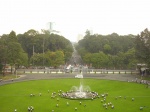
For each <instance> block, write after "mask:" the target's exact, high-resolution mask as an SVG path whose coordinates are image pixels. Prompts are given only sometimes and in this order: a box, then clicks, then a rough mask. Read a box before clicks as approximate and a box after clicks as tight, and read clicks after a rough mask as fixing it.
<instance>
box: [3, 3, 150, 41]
mask: <svg viewBox="0 0 150 112" xmlns="http://www.w3.org/2000/svg"><path fill="white" fill-rule="evenodd" d="M48 22H55V23H56V26H57V27H56V28H57V29H58V30H60V31H61V34H62V35H63V36H64V37H66V38H68V39H69V40H71V41H76V40H77V35H78V34H85V31H86V29H92V30H93V32H94V33H98V34H102V35H105V34H111V33H113V32H116V33H118V34H119V35H127V34H135V35H136V34H139V33H140V32H141V31H143V30H144V29H145V28H148V29H149V30H150V1H149V0H1V2H0V35H2V34H9V33H10V32H11V31H12V30H14V31H15V32H16V33H17V34H18V33H24V32H26V31H28V30H30V29H35V30H38V31H40V30H41V29H46V23H48ZM57 29H56V30H57Z"/></svg>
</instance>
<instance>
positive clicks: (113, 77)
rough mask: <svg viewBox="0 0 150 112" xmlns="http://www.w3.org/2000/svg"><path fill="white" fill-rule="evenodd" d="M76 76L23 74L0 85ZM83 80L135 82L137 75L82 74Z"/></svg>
mask: <svg viewBox="0 0 150 112" xmlns="http://www.w3.org/2000/svg"><path fill="white" fill-rule="evenodd" d="M76 75H77V74H67V73H66V74H24V75H20V77H19V78H16V79H11V80H5V81H0V85H4V84H10V83H15V82H21V81H28V80H41V79H56V78H75V76H76ZM83 77H84V78H96V79H107V80H119V81H135V80H136V78H138V81H140V80H141V79H140V77H139V75H131V74H83Z"/></svg>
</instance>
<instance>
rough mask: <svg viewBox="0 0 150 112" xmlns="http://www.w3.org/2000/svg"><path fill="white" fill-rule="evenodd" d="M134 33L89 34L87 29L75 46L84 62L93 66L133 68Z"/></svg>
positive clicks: (134, 56) (134, 61)
mask: <svg viewBox="0 0 150 112" xmlns="http://www.w3.org/2000/svg"><path fill="white" fill-rule="evenodd" d="M135 39H136V36H135V35H118V34H117V33H113V34H111V35H96V34H95V35H90V32H89V31H88V30H87V31H86V35H85V36H84V39H82V40H80V41H79V42H78V44H77V46H76V48H77V50H78V52H79V54H80V55H81V57H82V59H83V61H84V63H85V64H87V65H89V66H92V67H95V68H109V69H133V68H134V69H135V67H136V64H137V63H138V60H137V58H136V55H135V53H136V49H135V45H136V44H135Z"/></svg>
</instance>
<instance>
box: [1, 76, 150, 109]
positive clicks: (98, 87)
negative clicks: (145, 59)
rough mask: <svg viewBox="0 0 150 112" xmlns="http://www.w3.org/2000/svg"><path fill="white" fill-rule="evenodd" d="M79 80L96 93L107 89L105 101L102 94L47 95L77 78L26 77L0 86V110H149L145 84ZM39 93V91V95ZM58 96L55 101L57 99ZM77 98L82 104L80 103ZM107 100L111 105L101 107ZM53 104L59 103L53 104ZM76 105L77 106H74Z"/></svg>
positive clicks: (76, 82)
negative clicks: (84, 97)
mask: <svg viewBox="0 0 150 112" xmlns="http://www.w3.org/2000/svg"><path fill="white" fill-rule="evenodd" d="M82 83H83V85H86V86H87V85H88V86H90V88H91V90H92V91H96V92H98V93H99V94H104V93H108V96H107V97H106V101H105V102H103V103H102V102H101V100H103V98H102V97H100V98H97V99H94V100H69V99H63V98H61V97H59V96H58V95H57V96H56V97H55V98H51V95H52V93H53V92H56V93H58V91H59V90H62V91H69V90H70V89H71V87H72V86H79V85H80V79H53V80H36V81H26V82H18V83H13V84H7V85H3V86H0V112H14V110H15V109H17V112H27V108H28V107H29V106H33V107H34V112H52V110H54V112H74V111H78V112H105V111H107V112H140V111H143V112H149V111H150V88H146V85H143V84H137V83H132V82H120V81H111V80H100V79H82ZM48 90H49V92H48ZM39 93H41V94H42V95H41V96H39ZM30 94H35V96H32V97H30ZM124 97H126V99H125V98H124ZM58 98H59V101H57V99H58ZM132 98H134V101H132ZM67 102H68V103H69V106H68V105H67ZM79 102H82V104H81V105H80V104H79ZM109 102H111V103H112V104H113V105H114V109H112V108H111V106H107V109H106V108H105V107H103V104H104V103H107V104H108V103H109ZM56 104H58V105H59V107H56ZM85 104H86V106H84V105H85ZM141 106H142V107H144V108H143V110H140V107H141ZM76 107H77V110H75V108H76Z"/></svg>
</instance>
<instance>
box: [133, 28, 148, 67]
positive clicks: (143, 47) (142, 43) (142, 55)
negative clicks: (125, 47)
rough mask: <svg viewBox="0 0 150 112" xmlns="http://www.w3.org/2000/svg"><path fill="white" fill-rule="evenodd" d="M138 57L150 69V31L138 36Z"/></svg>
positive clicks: (146, 30)
mask: <svg viewBox="0 0 150 112" xmlns="http://www.w3.org/2000/svg"><path fill="white" fill-rule="evenodd" d="M135 44H136V56H137V58H138V59H139V60H140V61H141V62H144V63H146V64H148V66H149V67H150V31H148V29H145V30H144V31H142V32H141V34H140V35H137V36H136V41H135Z"/></svg>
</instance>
